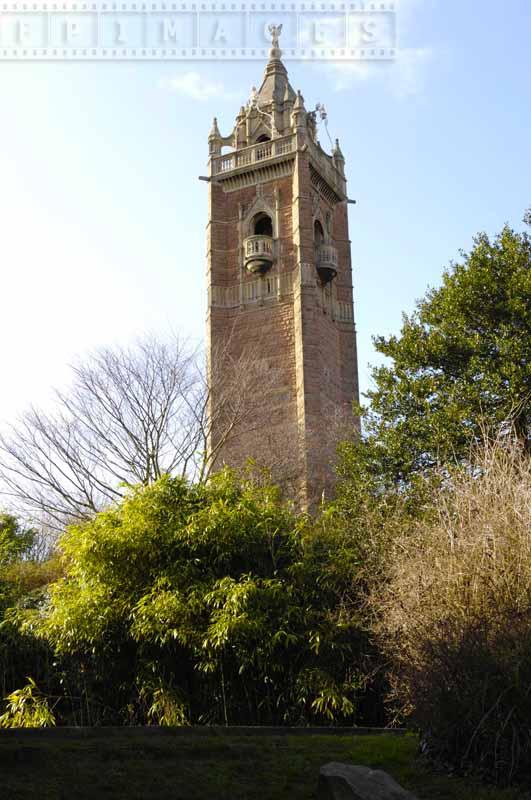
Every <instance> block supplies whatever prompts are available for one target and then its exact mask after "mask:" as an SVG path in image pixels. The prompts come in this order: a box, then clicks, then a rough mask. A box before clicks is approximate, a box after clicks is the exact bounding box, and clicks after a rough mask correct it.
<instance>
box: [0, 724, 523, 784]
mask: <svg viewBox="0 0 531 800" xmlns="http://www.w3.org/2000/svg"><path fill="white" fill-rule="evenodd" d="M37 733H38V734H39V735H36V736H31V735H29V736H28V735H27V733H26V732H21V733H18V732H16V731H6V732H5V733H3V734H0V775H1V780H0V797H1V798H2V800H4V798H5V800H29V798H31V800H37V798H38V800H67V799H68V800H94V799H95V798H98V799H99V798H103V800H105V798H113V799H114V798H116V799H118V798H120V800H146V799H147V798H149V799H150V800H170V798H171V800H256V798H260V800H280V798H282V800H303V799H304V800H311V799H312V798H314V799H315V798H316V788H317V777H318V774H319V767H320V766H322V765H323V764H325V763H327V762H328V761H344V762H348V763H352V764H364V765H366V766H370V767H378V768H382V769H385V770H386V771H388V772H389V773H390V774H391V775H393V777H395V778H396V780H398V782H399V783H401V784H402V785H403V786H404V787H405V788H408V789H410V790H412V791H414V792H415V794H416V795H417V797H418V798H419V800H516V799H517V798H518V800H520V799H522V800H523V798H524V795H523V794H522V793H519V792H517V791H497V790H495V789H489V788H484V787H480V786H479V785H477V784H475V783H473V782H472V781H467V780H461V779H457V778H450V777H447V776H445V775H437V774H435V773H433V772H430V771H429V770H428V769H427V768H426V766H425V765H424V764H423V763H422V762H421V761H420V760H419V759H418V758H417V739H416V737H415V736H413V735H406V736H391V735H382V736H352V735H343V734H341V735H334V736H325V735H319V734H310V735H306V736H294V735H276V734H271V735H267V736H264V735H260V736H257V735H253V734H252V733H251V734H247V735H239V734H232V733H231V734H227V733H225V734H223V735H218V734H216V733H205V732H203V733H202V734H201V735H197V734H195V733H194V732H193V731H191V732H189V733H183V732H182V731H179V732H177V731H176V732H175V735H172V731H171V730H167V731H165V735H162V736H157V735H152V733H150V731H149V730H147V731H144V732H142V731H139V730H138V729H136V730H134V729H133V730H131V729H129V730H128V729H122V730H120V731H118V732H117V731H116V730H114V731H113V732H112V733H110V732H106V731H105V729H99V730H97V731H94V730H92V731H91V733H90V736H86V737H83V736H80V735H75V734H72V735H71V736H69V735H68V734H64V733H63V734H61V733H60V732H59V731H50V733H49V734H47V733H46V732H37Z"/></svg>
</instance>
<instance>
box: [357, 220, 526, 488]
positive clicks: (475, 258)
mask: <svg viewBox="0 0 531 800" xmlns="http://www.w3.org/2000/svg"><path fill="white" fill-rule="evenodd" d="M525 222H526V223H527V224H528V225H529V224H530V223H531V213H530V212H528V213H527V214H526V217H525ZM375 346H376V350H377V351H378V352H379V353H381V354H382V355H384V356H386V357H387V358H388V359H390V363H386V364H384V365H383V366H379V367H377V368H375V369H374V370H373V373H372V377H373V381H374V388H372V389H371V390H370V391H369V392H368V394H367V397H368V399H369V401H370V410H369V411H368V412H367V413H366V415H365V431H366V437H365V440H364V442H363V443H362V444H361V445H355V444H354V445H351V446H347V447H346V448H345V449H344V453H343V456H344V458H343V471H344V473H345V474H346V475H347V476H348V473H349V470H351V469H352V462H353V460H354V461H355V460H357V459H359V458H360V457H361V459H362V460H363V461H364V463H365V465H366V468H367V469H368V471H369V472H370V473H371V474H373V475H378V476H379V478H380V479H383V480H384V482H388V483H389V484H393V483H395V484H396V482H398V483H399V484H401V483H403V482H406V483H408V482H409V481H410V480H411V478H412V476H414V475H416V474H426V473H427V472H429V471H430V470H431V469H432V468H433V467H434V466H436V465H441V464H445V463H449V462H456V461H457V462H459V461H463V460H466V459H467V457H468V455H469V452H470V447H471V445H472V444H474V443H475V442H477V441H478V440H480V439H481V438H482V437H483V436H484V435H485V432H487V433H499V432H500V430H503V429H504V427H505V428H508V427H509V426H511V427H512V428H513V429H514V430H515V431H516V433H517V435H518V437H519V438H520V439H521V441H522V442H524V443H525V445H526V446H527V447H529V442H530V436H531V238H530V236H529V234H528V233H526V232H518V231H515V230H513V229H511V228H510V227H509V226H505V227H504V228H503V230H502V231H501V233H499V234H498V235H497V236H495V237H494V238H493V239H492V238H489V236H487V234H486V233H480V234H479V235H478V236H477V237H476V238H475V240H474V246H473V248H472V249H471V251H470V252H469V253H465V252H463V253H462V254H461V260H460V261H459V262H458V263H453V264H451V266H450V267H449V269H447V270H446V271H445V272H444V274H443V279H442V285H441V286H440V287H439V288H437V289H432V290H430V291H428V292H427V294H426V296H425V297H424V298H423V299H422V300H420V301H419V302H418V303H417V305H416V308H415V311H414V312H413V314H411V315H410V316H404V320H403V326H402V330H401V332H400V334H399V335H398V336H390V337H389V338H386V337H383V336H379V337H377V338H376V339H375ZM349 460H350V467H349ZM356 469H357V470H358V469H359V467H356Z"/></svg>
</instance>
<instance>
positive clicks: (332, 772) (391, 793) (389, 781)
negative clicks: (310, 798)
mask: <svg viewBox="0 0 531 800" xmlns="http://www.w3.org/2000/svg"><path fill="white" fill-rule="evenodd" d="M317 797H318V800H416V798H415V797H414V796H413V795H412V794H411V793H410V792H406V790H405V789H402V787H401V786H399V785H398V783H397V782H396V781H395V780H393V778H391V776H390V775H388V774H387V773H386V772H382V771H381V770H373V769H369V767H355V766H351V765H350V764H339V763H336V762H331V763H330V764H325V766H324V767H321V771H320V774H319V790H318V794H317Z"/></svg>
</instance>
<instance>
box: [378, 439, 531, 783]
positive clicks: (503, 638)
mask: <svg viewBox="0 0 531 800" xmlns="http://www.w3.org/2000/svg"><path fill="white" fill-rule="evenodd" d="M373 608H374V610H375V612H376V614H377V619H378V621H377V623H376V628H377V634H378V638H379V642H380V644H381V647H382V648H383V650H384V652H385V653H386V655H387V656H388V658H389V660H390V662H391V664H392V670H391V672H392V674H391V680H392V688H393V697H394V700H395V702H396V703H397V704H398V706H399V708H400V710H401V711H402V712H403V713H405V714H406V715H407V716H409V717H410V718H411V720H412V721H413V722H414V723H415V724H416V725H418V726H419V727H420V729H421V731H422V732H423V735H424V739H425V742H426V745H427V747H428V749H429V751H430V752H431V753H432V754H433V755H434V756H437V757H438V758H440V759H441V760H443V761H444V762H446V763H450V764H452V765H453V766H454V767H457V768H459V769H462V770H465V769H471V768H472V769H474V770H477V771H479V772H483V773H486V774H488V775H489V776H491V777H492V776H493V777H495V778H496V779H497V780H498V781H499V782H509V781H510V780H512V779H513V778H517V777H522V776H523V775H524V774H526V772H529V771H531V462H530V460H529V458H528V457H526V456H524V455H522V454H521V452H520V451H519V450H518V449H517V448H516V447H515V448H513V449H511V448H506V447H502V446H501V445H497V446H494V447H490V448H487V450H486V452H485V454H484V455H483V456H482V458H481V460H480V462H479V463H478V464H477V467H476V469H475V470H474V471H473V472H470V471H467V472H461V473H460V474H458V475H456V476H454V477H453V479H452V481H451V484H449V486H448V488H447V490H446V491H444V490H443V491H440V492H439V494H438V495H437V498H436V516H435V518H434V519H433V520H431V521H426V520H425V521H420V522H418V523H417V524H415V525H411V526H409V528H408V530H407V531H405V532H404V533H403V535H402V536H401V537H399V538H398V539H397V540H396V541H395V544H394V548H393V555H392V558H391V559H390V562H389V568H388V584H387V585H386V586H385V588H383V589H381V588H380V591H379V592H378V593H375V595H374V597H373Z"/></svg>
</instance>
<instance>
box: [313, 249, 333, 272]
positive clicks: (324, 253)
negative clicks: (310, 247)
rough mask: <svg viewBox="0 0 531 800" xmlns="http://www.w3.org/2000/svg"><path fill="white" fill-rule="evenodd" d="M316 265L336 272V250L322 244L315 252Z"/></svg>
mask: <svg viewBox="0 0 531 800" xmlns="http://www.w3.org/2000/svg"><path fill="white" fill-rule="evenodd" d="M317 263H318V264H319V265H322V266H327V267H328V266H330V267H333V268H334V269H336V270H337V250H336V248H335V247H333V246H332V245H331V244H323V245H321V247H320V248H319V250H318V251H317Z"/></svg>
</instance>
